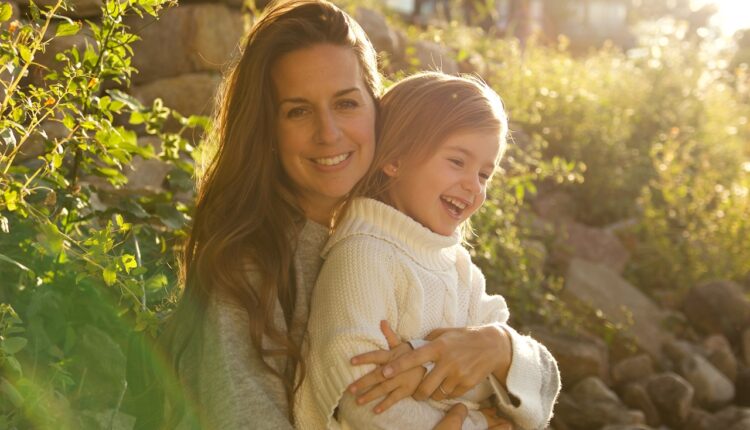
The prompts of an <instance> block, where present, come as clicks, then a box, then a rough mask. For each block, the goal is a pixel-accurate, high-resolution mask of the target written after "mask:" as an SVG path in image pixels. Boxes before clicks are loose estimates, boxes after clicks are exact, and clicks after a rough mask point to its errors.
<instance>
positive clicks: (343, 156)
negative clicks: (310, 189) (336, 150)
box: [313, 152, 352, 166]
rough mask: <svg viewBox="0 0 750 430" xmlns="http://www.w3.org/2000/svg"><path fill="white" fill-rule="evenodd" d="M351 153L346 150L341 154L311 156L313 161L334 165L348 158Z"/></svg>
mask: <svg viewBox="0 0 750 430" xmlns="http://www.w3.org/2000/svg"><path fill="white" fill-rule="evenodd" d="M351 154H352V153H351V152H347V153H346V154H341V155H337V156H335V157H330V158H313V161H314V162H316V163H318V164H322V165H324V166H335V165H337V164H340V163H341V162H343V161H344V160H346V159H347V158H349V156H350V155H351Z"/></svg>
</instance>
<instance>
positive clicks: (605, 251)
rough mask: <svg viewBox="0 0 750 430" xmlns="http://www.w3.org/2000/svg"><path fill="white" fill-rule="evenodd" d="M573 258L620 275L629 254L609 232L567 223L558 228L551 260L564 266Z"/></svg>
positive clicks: (572, 222)
mask: <svg viewBox="0 0 750 430" xmlns="http://www.w3.org/2000/svg"><path fill="white" fill-rule="evenodd" d="M573 257H577V258H580V259H583V260H586V261H591V262H593V263H600V264H602V265H604V266H606V267H608V268H610V269H611V270H612V271H614V272H616V273H622V270H623V269H624V268H625V264H627V262H628V260H629V259H630V253H629V252H628V250H627V249H625V247H624V246H623V245H622V243H620V240H619V239H618V238H617V236H615V235H614V234H613V233H612V232H610V231H609V230H606V229H603V228H596V227H588V226H585V225H583V224H579V223H577V222H574V221H568V222H565V223H563V224H562V225H561V226H560V232H559V235H558V243H557V244H556V245H555V247H554V256H553V258H554V259H555V260H556V261H558V262H563V264H564V262H567V261H569V260H570V259H571V258H573Z"/></svg>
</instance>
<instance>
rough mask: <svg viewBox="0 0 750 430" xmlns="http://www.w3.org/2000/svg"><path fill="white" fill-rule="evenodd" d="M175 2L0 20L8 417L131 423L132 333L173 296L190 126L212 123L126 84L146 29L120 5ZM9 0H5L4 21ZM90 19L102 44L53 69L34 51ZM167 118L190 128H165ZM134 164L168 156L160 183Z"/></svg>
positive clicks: (2, 377)
mask: <svg viewBox="0 0 750 430" xmlns="http://www.w3.org/2000/svg"><path fill="white" fill-rule="evenodd" d="M166 5H167V2H166V1H164V0H128V1H125V2H122V1H115V0H110V1H106V2H105V4H104V6H103V8H102V17H101V21H98V22H97V23H94V22H90V21H86V22H85V23H83V22H80V21H73V20H71V19H69V18H65V17H63V16H62V15H63V13H62V12H63V10H64V9H65V8H66V7H67V6H66V5H65V4H64V3H63V2H62V1H58V2H57V3H56V4H54V5H52V6H50V7H47V8H45V9H40V8H38V7H37V6H36V5H35V4H34V3H29V15H30V16H29V20H28V21H13V22H11V23H8V22H3V23H0V25H1V27H0V65H1V67H2V70H1V71H0V78H1V79H0V83H2V91H0V96H2V99H1V100H2V104H1V105H0V114H2V116H1V117H0V130H2V131H0V228H1V229H2V232H0V279H2V281H1V282H2V288H0V302H3V303H5V304H3V305H2V306H3V307H2V308H0V339H2V344H1V345H0V427H1V428H30V427H33V428H55V429H61V428H62V429H64V428H83V427H85V428H90V427H92V426H94V425H95V424H96V423H99V424H101V426H100V427H107V426H109V425H112V423H114V422H118V423H119V422H121V421H123V420H124V419H125V418H123V416H121V415H119V414H118V410H119V408H120V406H121V403H122V400H123V396H124V393H125V389H126V383H125V360H126V359H125V356H126V353H127V344H128V341H129V339H130V338H131V337H132V336H135V335H137V334H140V335H142V334H154V333H155V332H156V330H157V328H158V324H159V320H160V318H159V312H161V311H162V309H167V308H168V307H169V300H170V299H171V298H172V295H173V291H172V288H173V287H172V286H173V285H174V281H175V274H174V272H175V271H174V268H173V267H174V256H173V248H174V246H175V243H176V241H178V240H179V239H180V238H181V237H183V236H184V231H183V228H184V226H185V224H186V222H187V221H188V220H189V218H188V214H189V212H190V206H191V205H192V203H191V199H190V198H189V197H187V198H183V200H184V201H183V202H180V199H179V198H178V197H179V195H180V193H183V194H184V193H185V192H188V193H187V194H186V195H189V191H191V190H192V181H191V180H190V178H191V176H192V174H193V167H192V166H193V163H192V160H191V153H192V147H191V146H190V144H189V143H188V142H187V141H186V140H185V139H184V138H182V137H181V133H182V132H185V131H186V130H188V129H192V128H196V127H198V128H202V127H203V126H205V125H206V120H205V118H199V117H191V118H184V117H182V116H180V115H179V114H178V113H176V112H172V111H170V110H169V109H168V108H165V107H164V106H162V105H161V102H160V101H158V100H157V101H156V102H154V105H153V106H151V107H145V106H142V105H141V104H140V103H139V102H138V101H137V100H135V99H133V98H132V97H130V96H129V95H127V94H125V93H124V92H123V91H121V90H122V89H124V88H126V87H127V86H128V85H129V81H130V76H131V74H132V73H133V72H134V69H133V68H132V67H131V66H130V57H131V55H132V50H131V48H130V44H131V43H132V42H133V41H135V40H136V39H137V36H135V35H133V34H132V33H130V31H129V29H128V28H127V27H126V26H125V25H124V24H123V23H122V19H123V17H124V16H125V15H127V14H133V13H136V14H138V15H143V14H144V13H148V14H150V15H152V16H156V13H157V11H158V10H159V9H161V8H162V7H164V6H166ZM8 8H9V5H7V4H5V3H0V18H2V21H7V20H8V18H9V14H8V13H6V11H7V10H8ZM82 31H83V32H86V33H88V34H90V35H91V37H92V39H93V41H94V42H93V43H88V44H85V46H78V47H73V48H70V49H68V50H66V51H64V52H62V53H60V54H58V55H57V57H56V61H57V66H56V67H54V68H53V69H46V68H45V67H44V66H43V65H41V64H38V63H37V62H36V61H35V58H36V57H38V56H39V54H40V53H42V52H44V50H45V49H46V48H47V46H48V44H49V42H50V38H49V35H50V32H52V33H51V34H54V35H55V36H54V37H55V38H63V37H71V36H73V35H75V34H77V33H79V32H82ZM32 71H33V72H34V73H35V74H41V75H43V82H42V83H41V84H34V83H32V82H33V81H32V80H30V79H29V75H30V72H32ZM168 118H175V119H176V120H177V121H178V122H179V123H181V124H182V130H180V132H178V133H165V132H163V131H162V126H163V124H164V123H165V121H166V120H167V119H168ZM50 130H57V132H56V133H52V132H51V131H50ZM59 130H63V132H62V133H60V132H59ZM137 133H141V134H142V135H150V136H154V137H155V138H156V140H157V141H159V142H161V147H160V148H155V147H154V146H153V145H151V144H149V143H148V140H144V139H139V137H138V134H137ZM138 160H160V161H161V162H162V163H166V164H167V165H168V166H171V171H170V173H169V174H168V175H167V179H166V184H165V185H166V186H165V188H164V189H163V190H161V189H160V190H135V189H131V188H129V187H128V185H127V183H128V179H127V176H126V175H127V173H128V172H129V168H130V166H131V165H132V164H133V163H135V162H137V161H138ZM11 306H12V307H11Z"/></svg>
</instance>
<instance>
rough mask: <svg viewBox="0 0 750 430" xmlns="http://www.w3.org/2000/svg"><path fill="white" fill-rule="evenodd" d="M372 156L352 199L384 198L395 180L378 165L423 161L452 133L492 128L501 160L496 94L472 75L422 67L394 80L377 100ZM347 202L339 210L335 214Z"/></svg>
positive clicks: (504, 124) (502, 123) (503, 127)
mask: <svg viewBox="0 0 750 430" xmlns="http://www.w3.org/2000/svg"><path fill="white" fill-rule="evenodd" d="M377 130H378V136H377V145H376V147H375V156H374V159H373V162H372V164H371V165H370V168H369V169H368V171H367V173H366V174H365V176H364V177H363V178H362V180H361V181H360V182H359V183H358V184H357V186H356V187H355V188H354V190H352V193H351V196H350V197H351V198H354V197H370V198H374V199H378V200H384V199H385V196H386V195H387V192H388V190H389V188H390V187H391V186H392V185H393V183H394V181H395V180H396V179H394V178H392V177H390V176H388V175H386V174H385V173H384V172H383V168H384V167H385V166H386V165H387V164H388V163H391V162H394V161H396V160H415V159H416V160H427V159H428V158H429V157H431V156H432V155H433V154H434V153H435V151H437V149H438V148H439V147H440V144H441V143H442V142H444V141H445V139H447V138H448V137H450V136H451V135H454V134H456V133H459V132H466V131H471V132H476V131H487V132H488V133H497V135H498V140H499V142H500V151H499V152H498V158H497V160H496V162H499V161H500V158H501V157H502V155H503V153H504V152H505V148H506V147H507V135H508V117H507V115H506V114H505V110H504V109H503V103H502V101H501V100H500V96H498V95H497V93H496V92H495V91H494V90H492V88H490V87H489V86H488V85H487V84H486V83H484V82H483V81H481V80H480V79H479V78H476V77H474V76H452V75H446V74H444V73H439V72H422V73H418V74H415V75H412V76H410V77H408V78H405V79H403V80H402V81H400V82H398V83H397V84H395V85H393V86H392V87H391V88H390V89H389V90H388V91H387V92H386V93H385V95H384V96H383V97H382V98H381V100H380V111H379V114H378V121H377ZM347 206H348V201H347V202H346V203H344V205H343V206H342V208H341V210H339V211H338V213H337V216H336V219H340V218H341V217H342V216H343V214H344V213H345V211H346V208H347Z"/></svg>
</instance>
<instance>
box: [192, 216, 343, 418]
mask: <svg viewBox="0 0 750 430" xmlns="http://www.w3.org/2000/svg"><path fill="white" fill-rule="evenodd" d="M327 238H328V229H327V228H326V227H324V226H322V225H320V224H316V223H314V222H312V221H307V223H306V224H305V225H304V227H303V228H302V231H301V232H300V235H299V238H298V242H297V249H296V251H295V254H294V270H295V275H296V281H297V296H296V304H295V308H294V313H293V319H292V327H291V328H289V330H290V331H291V334H292V338H293V340H294V341H295V342H297V344H301V341H302V336H303V334H304V332H305V327H306V324H307V318H308V315H309V299H310V293H311V290H312V287H313V286H314V285H315V278H316V277H317V276H318V272H319V271H320V266H321V264H322V259H321V258H320V251H321V250H322V248H323V245H324V244H325V242H326V239H327ZM248 276H250V279H251V282H252V280H253V279H256V278H257V274H255V273H253V272H249V273H248ZM205 317H206V318H205V321H204V325H203V339H202V342H200V345H198V342H193V343H194V345H190V346H189V348H188V350H192V349H191V348H200V354H199V356H200V360H196V359H193V357H190V356H188V358H187V360H185V361H184V363H181V365H180V373H181V374H182V375H185V378H186V379H187V380H190V381H191V383H193V384H195V386H196V387H197V392H198V393H197V395H198V398H197V399H194V401H193V402H191V403H192V407H193V408H195V409H198V411H195V412H197V413H198V414H199V415H200V416H201V421H202V427H203V428H208V429H210V430H219V429H221V430H233V429H257V430H263V429H273V430H284V429H287V430H292V429H293V427H292V425H291V423H290V422H289V405H288V404H287V400H286V396H285V393H284V385H283V383H282V381H281V380H280V379H279V378H278V377H276V376H274V375H272V374H271V373H270V372H268V370H267V369H266V368H265V366H264V365H263V361H262V360H263V358H261V355H260V353H259V351H257V350H256V349H255V348H254V347H253V346H252V344H251V343H250V337H249V336H250V334H249V329H248V321H249V320H248V315H247V311H246V310H245V308H244V307H242V305H241V304H240V303H237V302H236V301H235V300H234V299H233V298H231V297H228V296H226V295H222V294H218V293H217V294H215V295H214V296H213V297H212V298H211V301H210V302H209V305H208V307H207V310H206V316H205ZM274 322H275V323H276V326H277V327H280V328H282V329H285V330H286V329H288V328H287V326H286V323H285V321H284V316H283V311H282V309H281V305H280V304H279V303H277V306H276V312H275V315H274ZM266 345H268V346H270V343H268V344H267V343H266V342H264V346H266ZM267 362H268V364H269V365H271V366H273V367H274V368H275V369H276V370H277V371H279V372H280V373H282V374H283V372H284V369H285V367H286V359H284V358H280V357H277V358H273V359H267ZM186 425H187V423H185V422H183V423H182V425H181V426H180V427H184V426H186Z"/></svg>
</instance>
